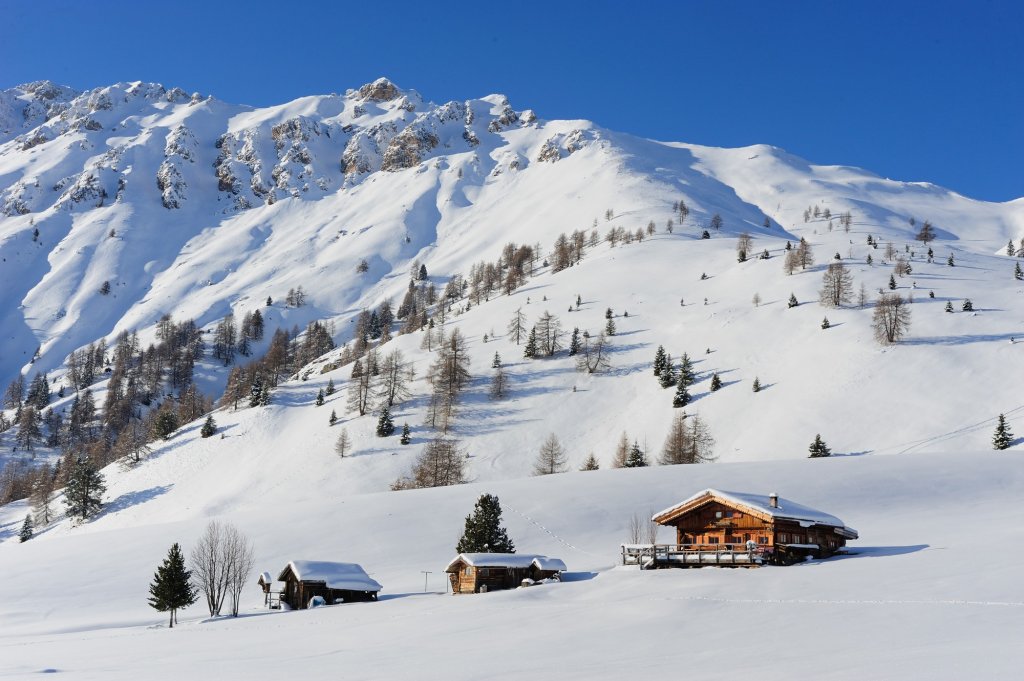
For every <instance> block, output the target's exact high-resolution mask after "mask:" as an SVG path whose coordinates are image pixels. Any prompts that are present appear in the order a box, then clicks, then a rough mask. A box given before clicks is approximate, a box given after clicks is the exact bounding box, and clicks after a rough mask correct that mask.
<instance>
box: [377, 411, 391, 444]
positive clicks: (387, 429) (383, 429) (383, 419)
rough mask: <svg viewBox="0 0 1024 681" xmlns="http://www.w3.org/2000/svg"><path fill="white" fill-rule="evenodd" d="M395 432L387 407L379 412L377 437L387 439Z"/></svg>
mask: <svg viewBox="0 0 1024 681" xmlns="http://www.w3.org/2000/svg"><path fill="white" fill-rule="evenodd" d="M394 432H395V424H394V423H392V421H391V412H390V411H388V408H387V407H384V408H383V409H381V410H380V418H379V419H377V437H388V436H389V435H393V434H394Z"/></svg>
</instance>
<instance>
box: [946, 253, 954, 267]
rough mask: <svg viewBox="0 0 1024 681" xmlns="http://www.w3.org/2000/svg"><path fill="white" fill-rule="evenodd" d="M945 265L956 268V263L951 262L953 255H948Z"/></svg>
mask: <svg viewBox="0 0 1024 681" xmlns="http://www.w3.org/2000/svg"><path fill="white" fill-rule="evenodd" d="M946 264H947V265H949V266H950V267H955V266H956V261H955V260H953V254H952V253H950V254H949V257H948V258H946Z"/></svg>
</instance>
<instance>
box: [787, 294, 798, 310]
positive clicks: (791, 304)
mask: <svg viewBox="0 0 1024 681" xmlns="http://www.w3.org/2000/svg"><path fill="white" fill-rule="evenodd" d="M799 304H800V303H798V302H797V299H796V296H795V295H794V294H792V293H790V294H789V303H788V307H796V306H797V305H799Z"/></svg>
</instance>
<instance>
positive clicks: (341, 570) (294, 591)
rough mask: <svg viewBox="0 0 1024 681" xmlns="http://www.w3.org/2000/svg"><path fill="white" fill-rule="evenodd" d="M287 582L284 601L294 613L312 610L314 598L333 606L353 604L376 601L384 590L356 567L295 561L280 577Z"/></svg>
mask: <svg viewBox="0 0 1024 681" xmlns="http://www.w3.org/2000/svg"><path fill="white" fill-rule="evenodd" d="M277 579H278V581H279V582H284V592H283V594H282V600H284V602H285V603H287V604H288V605H290V606H291V607H292V609H293V610H301V609H303V608H307V607H309V602H310V601H311V600H312V599H313V597H315V596H320V597H321V598H323V599H324V601H325V602H326V603H327V604H328V605H330V604H333V603H347V602H351V601H375V600H377V592H379V591H380V590H381V589H383V588H384V587H382V586H381V585H380V583H378V582H377V581H376V580H374V579H373V578H371V577H370V576H369V575H368V574H366V571H365V570H363V568H362V567H361V566H359V565H357V564H355V563H334V562H328V561H323V560H293V561H291V562H290V563H288V565H287V566H286V567H285V569H284V570H282V571H281V574H280V575H278V577H277Z"/></svg>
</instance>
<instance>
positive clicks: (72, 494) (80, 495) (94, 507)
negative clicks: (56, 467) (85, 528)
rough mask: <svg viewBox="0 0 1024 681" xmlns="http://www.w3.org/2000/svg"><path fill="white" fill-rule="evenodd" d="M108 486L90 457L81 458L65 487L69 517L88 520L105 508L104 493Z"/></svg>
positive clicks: (65, 503)
mask: <svg viewBox="0 0 1024 681" xmlns="http://www.w3.org/2000/svg"><path fill="white" fill-rule="evenodd" d="M106 491H107V486H106V483H105V481H104V480H103V475H102V474H101V473H100V472H99V471H97V470H96V468H95V467H94V466H93V465H92V463H91V462H90V461H89V460H88V459H79V460H78V461H77V462H76V463H75V467H74V468H73V469H72V470H71V475H70V476H69V477H68V483H67V486H66V487H65V488H64V505H65V506H66V507H67V513H68V517H77V518H79V519H80V520H86V519H88V518H89V517H90V516H94V515H96V514H97V513H99V511H100V509H102V508H103V493H104V492H106Z"/></svg>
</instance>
